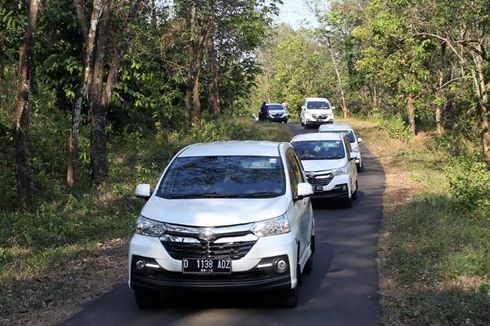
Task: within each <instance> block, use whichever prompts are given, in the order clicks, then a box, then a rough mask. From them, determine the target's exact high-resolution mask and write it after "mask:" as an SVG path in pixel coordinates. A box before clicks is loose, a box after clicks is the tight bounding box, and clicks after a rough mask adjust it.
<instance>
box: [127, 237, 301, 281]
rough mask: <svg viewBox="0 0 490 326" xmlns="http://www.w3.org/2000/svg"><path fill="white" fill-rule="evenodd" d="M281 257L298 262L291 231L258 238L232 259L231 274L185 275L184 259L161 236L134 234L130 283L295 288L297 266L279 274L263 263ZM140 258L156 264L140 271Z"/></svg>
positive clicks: (131, 248)
mask: <svg viewBox="0 0 490 326" xmlns="http://www.w3.org/2000/svg"><path fill="white" fill-rule="evenodd" d="M279 256H281V257H285V259H286V260H287V261H288V264H289V265H290V264H291V263H290V262H295V261H296V259H297V258H296V256H297V244H296V240H295V239H294V236H293V235H292V233H287V234H283V235H277V236H271V237H265V238H258V239H257V241H256V243H255V244H254V246H253V247H252V248H251V249H250V251H249V252H248V253H247V254H246V255H245V256H244V257H243V258H240V259H236V260H232V272H231V273H230V274H206V273H204V274H185V273H183V272H182V260H180V259H174V258H172V257H171V256H170V254H169V253H168V252H167V251H166V249H165V248H164V246H163V245H162V243H161V242H160V240H159V239H158V238H152V237H146V236H142V235H138V234H135V235H134V236H133V238H132V239H131V243H130V248H129V257H128V259H129V266H130V268H129V280H128V285H129V287H130V288H132V289H145V290H153V291H164V290H166V289H183V290H218V291H219V290H260V289H264V290H271V289H283V288H284V289H286V288H288V289H291V288H294V287H295V286H296V284H297V281H296V268H291V266H289V269H288V271H287V272H285V273H283V274H279V273H276V272H274V270H273V268H272V267H270V268H269V267H263V266H261V265H262V263H263V262H264V260H267V259H270V258H271V257H279ZM141 258H143V259H145V260H149V261H151V262H152V263H151V265H152V266H154V267H153V268H148V269H146V268H145V269H144V270H137V269H136V267H135V262H136V261H137V260H138V259H141ZM189 258H192V257H189Z"/></svg>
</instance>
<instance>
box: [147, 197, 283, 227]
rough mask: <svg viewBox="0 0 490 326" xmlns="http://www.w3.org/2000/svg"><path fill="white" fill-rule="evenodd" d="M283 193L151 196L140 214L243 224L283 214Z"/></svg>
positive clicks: (197, 223) (208, 223) (170, 219)
mask: <svg viewBox="0 0 490 326" xmlns="http://www.w3.org/2000/svg"><path fill="white" fill-rule="evenodd" d="M287 197H288V196H285V195H282V196H279V197H275V198H260V199H256V198H200V199H165V198H161V197H157V196H152V197H151V198H150V199H149V200H148V202H147V203H146V205H145V206H144V207H143V209H142V211H141V215H143V216H144V217H147V218H150V219H153V220H157V221H162V222H166V223H173V224H181V225H188V226H208V227H213V226H228V225H236V224H246V223H251V222H257V221H262V220H266V219H269V218H274V217H277V216H280V215H282V214H284V212H286V210H287V208H288V205H289V202H288V200H287Z"/></svg>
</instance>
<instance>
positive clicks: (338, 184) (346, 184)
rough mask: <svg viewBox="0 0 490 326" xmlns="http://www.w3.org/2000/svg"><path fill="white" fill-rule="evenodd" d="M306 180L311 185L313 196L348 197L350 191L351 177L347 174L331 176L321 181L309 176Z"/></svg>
mask: <svg viewBox="0 0 490 326" xmlns="http://www.w3.org/2000/svg"><path fill="white" fill-rule="evenodd" d="M308 181H309V182H310V183H311V185H312V186H313V191H314V194H313V196H312V197H313V198H332V199H336V198H349V197H350V194H351V193H352V191H351V189H350V185H351V178H350V176H349V175H347V174H342V175H337V176H333V177H330V178H327V179H326V180H325V181H323V182H321V181H319V180H318V179H315V178H309V179H308Z"/></svg>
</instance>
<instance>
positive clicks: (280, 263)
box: [274, 258, 288, 274]
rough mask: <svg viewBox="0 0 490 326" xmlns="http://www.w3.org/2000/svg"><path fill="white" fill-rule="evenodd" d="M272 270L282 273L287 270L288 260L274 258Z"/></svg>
mask: <svg viewBox="0 0 490 326" xmlns="http://www.w3.org/2000/svg"><path fill="white" fill-rule="evenodd" d="M274 271H275V272H276V273H279V274H282V273H285V272H287V271H288V262H287V261H285V260H284V259H283V258H279V259H276V260H275V261H274Z"/></svg>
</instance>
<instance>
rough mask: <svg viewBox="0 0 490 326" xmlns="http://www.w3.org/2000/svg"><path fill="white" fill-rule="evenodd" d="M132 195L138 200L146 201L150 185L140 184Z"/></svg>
mask: <svg viewBox="0 0 490 326" xmlns="http://www.w3.org/2000/svg"><path fill="white" fill-rule="evenodd" d="M134 195H135V196H136V197H138V198H144V199H148V198H150V196H151V189H150V185H149V184H147V183H141V184H139V185H137V186H136V189H135V191H134Z"/></svg>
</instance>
